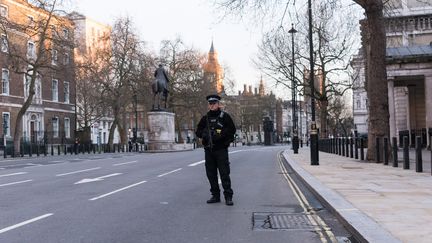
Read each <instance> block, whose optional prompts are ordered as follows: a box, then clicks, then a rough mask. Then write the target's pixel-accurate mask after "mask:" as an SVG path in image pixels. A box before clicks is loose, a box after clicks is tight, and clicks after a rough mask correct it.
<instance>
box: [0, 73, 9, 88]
mask: <svg viewBox="0 0 432 243" xmlns="http://www.w3.org/2000/svg"><path fill="white" fill-rule="evenodd" d="M1 80H2V94H7V95H8V94H9V70H7V69H4V68H3V69H2V79H1Z"/></svg>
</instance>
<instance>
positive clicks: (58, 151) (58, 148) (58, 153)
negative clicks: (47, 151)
mask: <svg viewBox="0 0 432 243" xmlns="http://www.w3.org/2000/svg"><path fill="white" fill-rule="evenodd" d="M57 155H60V144H58V145H57Z"/></svg>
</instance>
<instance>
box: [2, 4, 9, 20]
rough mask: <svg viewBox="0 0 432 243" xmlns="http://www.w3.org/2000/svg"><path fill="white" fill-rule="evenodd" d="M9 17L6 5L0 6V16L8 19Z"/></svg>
mask: <svg viewBox="0 0 432 243" xmlns="http://www.w3.org/2000/svg"><path fill="white" fill-rule="evenodd" d="M8 15H9V13H8V7H7V6H6V5H0V16H2V17H5V18H7V17H8Z"/></svg>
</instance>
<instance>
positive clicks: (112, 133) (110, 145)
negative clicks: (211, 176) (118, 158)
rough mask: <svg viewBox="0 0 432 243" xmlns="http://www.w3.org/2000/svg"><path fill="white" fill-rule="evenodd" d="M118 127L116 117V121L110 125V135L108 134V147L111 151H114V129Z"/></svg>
mask: <svg viewBox="0 0 432 243" xmlns="http://www.w3.org/2000/svg"><path fill="white" fill-rule="evenodd" d="M116 127H117V119H115V118H114V121H113V123H112V125H111V127H110V130H109V135H108V147H109V151H113V149H114V148H113V143H114V131H115V129H116Z"/></svg>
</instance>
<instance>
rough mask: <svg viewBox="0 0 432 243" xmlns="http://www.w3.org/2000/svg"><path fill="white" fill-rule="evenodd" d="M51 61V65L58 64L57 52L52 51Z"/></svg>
mask: <svg viewBox="0 0 432 243" xmlns="http://www.w3.org/2000/svg"><path fill="white" fill-rule="evenodd" d="M51 55H52V59H51V64H52V65H57V62H58V51H57V50H52V53H51Z"/></svg>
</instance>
